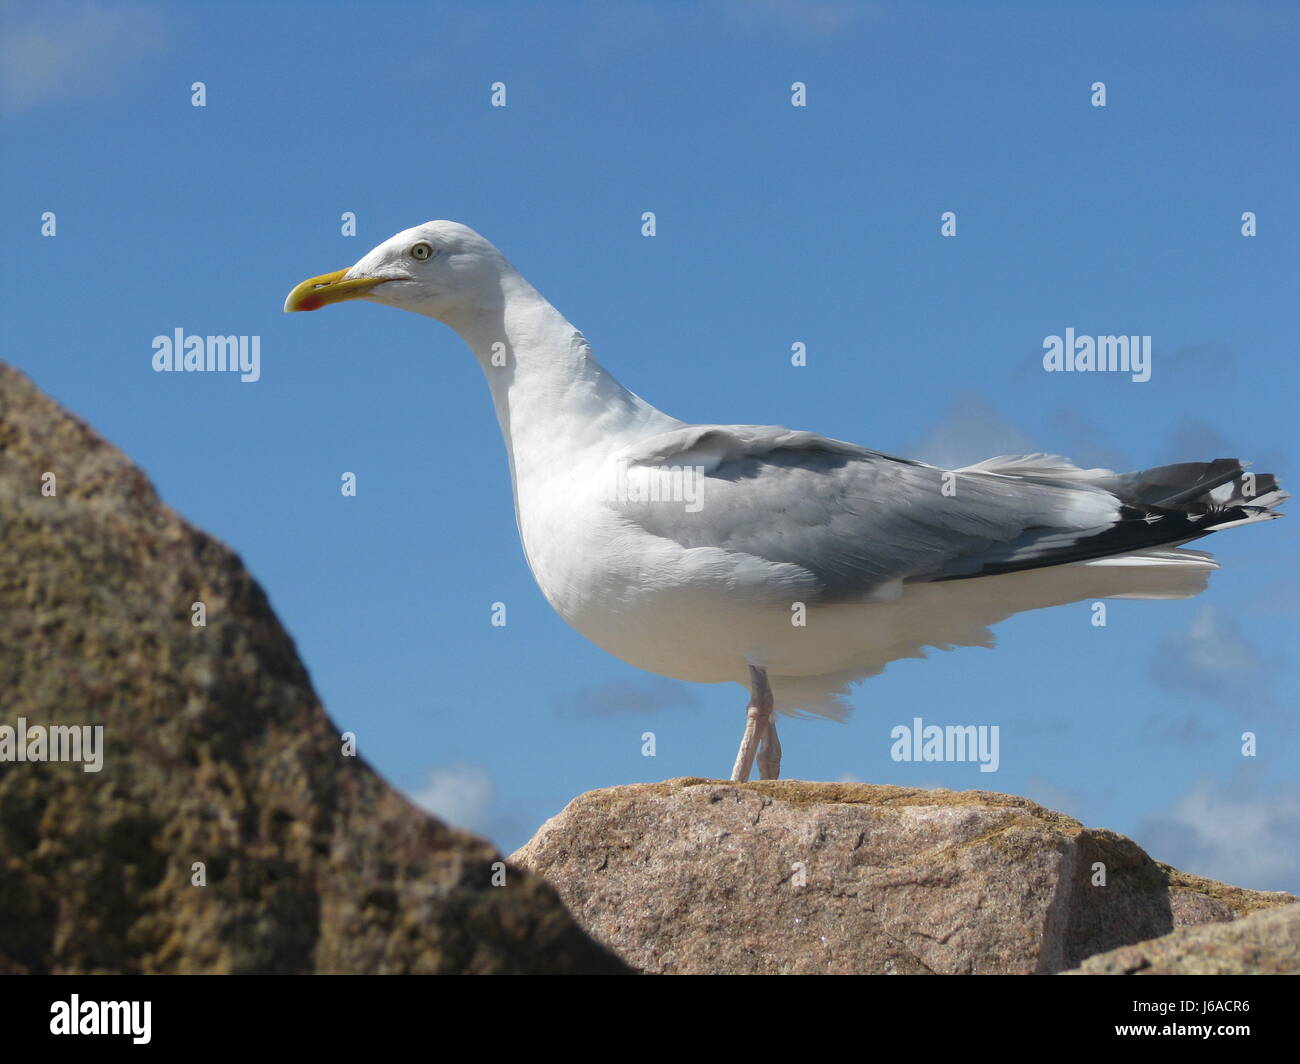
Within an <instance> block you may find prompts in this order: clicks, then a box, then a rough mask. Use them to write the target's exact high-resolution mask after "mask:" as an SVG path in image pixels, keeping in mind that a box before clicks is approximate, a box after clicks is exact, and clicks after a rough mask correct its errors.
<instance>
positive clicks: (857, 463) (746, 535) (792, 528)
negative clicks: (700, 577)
mask: <svg viewBox="0 0 1300 1064" xmlns="http://www.w3.org/2000/svg"><path fill="white" fill-rule="evenodd" d="M618 460H620V461H622V462H624V463H626V464H627V465H628V466H629V467H634V468H637V469H639V470H641V471H643V472H642V474H641V476H642V479H641V481H640V483H641V484H642V489H643V490H642V496H641V497H636V498H633V497H629V498H626V499H623V500H620V501H618V502H616V503H614V504H613V505H615V506H617V507H618V509H619V510H620V512H621V513H622V514H623V515H624V517H625V518H626V519H627V520H629V521H632V522H634V523H635V524H636V525H638V526H639V527H640V528H641V529H643V530H644V531H646V532H648V533H650V534H652V535H655V536H661V537H665V538H667V539H670V540H672V541H674V542H676V543H678V544H679V545H681V546H683V547H687V548H690V547H713V548H719V549H722V550H725V551H728V552H734V553H736V554H743V555H751V556H754V557H758V558H762V559H765V560H767V561H769V562H783V563H788V564H792V565H795V566H798V567H800V568H802V569H803V570H805V571H806V572H808V573H809V574H811V576H812V577H813V578H814V579H815V580H816V581H817V583H818V584H819V585H820V588H821V598H820V600H819V601H822V602H835V601H852V600H862V599H871V598H876V597H881V596H882V594H884V595H886V596H888V595H889V594H890V589H891V588H892V589H895V590H896V589H897V588H899V587H900V586H901V582H903V581H915V580H944V579H960V578H964V577H973V576H982V575H991V574H995V573H1002V572H1011V571H1014V570H1017V569H1025V568H1035V567H1041V566H1044V565H1059V564H1064V563H1066V562H1074V561H1084V560H1089V559H1093V558H1100V557H1106V556H1110V555H1116V554H1123V553H1131V552H1133V551H1138V550H1144V549H1148V548H1152V547H1156V546H1160V545H1162V544H1169V543H1176V542H1185V541H1186V540H1189V539H1194V538H1196V537H1198V536H1201V535H1204V534H1206V532H1208V531H1210V530H1211V529H1210V528H1209V527H1208V522H1207V523H1204V524H1198V523H1197V518H1196V516H1195V515H1194V514H1193V513H1192V512H1191V509H1190V508H1180V509H1166V508H1162V507H1160V506H1159V505H1158V504H1156V503H1153V502H1149V501H1148V500H1145V499H1144V500H1141V501H1140V503H1139V502H1138V500H1131V501H1130V500H1128V499H1125V498H1123V497H1122V495H1121V494H1117V493H1116V492H1115V491H1114V490H1112V486H1113V485H1114V484H1116V482H1117V478H1116V477H1115V475H1114V474H1112V473H1110V472H1109V471H1107V470H1082V469H1078V468H1076V467H1074V466H1071V465H1069V463H1068V462H1066V461H1065V460H1064V459H1060V458H1056V457H1053V456H1046V455H1031V456H1018V457H1015V458H1005V459H991V460H989V461H988V462H983V463H980V465H979V466H976V467H968V468H966V469H961V470H943V469H939V468H937V467H935V466H930V465H926V464H924V463H921V462H914V461H909V460H907V459H902V458H895V457H892V456H890V455H887V454H882V453H880V452H877V451H871V450H868V449H866V448H863V447H857V446H855V445H853V444H848V443H843V442H840V441H838V440H831V439H828V438H826V437H822V436H818V435H816V434H815V433H810V432H793V431H791V430H789V429H784V428H779V427H774V426H750V425H727V426H723V425H695V426H689V427H687V428H682V429H675V430H673V431H671V432H667V433H663V434H661V435H659V436H655V437H651V438H650V439H647V440H643V441H640V442H638V443H637V444H635V445H633V446H632V447H630V448H627V449H625V451H624V452H622V453H621V454H620V455H619V456H618ZM1194 465H1195V466H1196V468H1197V469H1198V470H1199V469H1202V464H1200V463H1196V464H1194ZM1168 468H1173V467H1168ZM1188 468H1189V469H1190V468H1191V465H1190V464H1189V466H1188ZM1205 468H1208V466H1205ZM1235 468H1236V470H1237V471H1238V472H1240V465H1239V464H1236V465H1235ZM656 476H658V477H670V476H678V477H680V476H685V477H687V478H689V479H693V481H694V484H695V488H696V495H697V498H695V500H694V504H693V505H688V504H684V503H683V501H682V500H681V499H674V498H673V497H672V493H671V492H669V491H667V490H664V491H661V492H659V494H658V496H657V498H656V501H652V500H651V499H648V498H645V497H644V495H645V491H644V483H645V479H644V478H645V477H651V478H653V477H656ZM634 479H635V478H634ZM629 482H632V481H629ZM665 483H666V482H665ZM1193 483H1196V480H1195V478H1194V477H1192V476H1191V475H1190V474H1189V475H1187V476H1184V477H1182V478H1180V479H1179V482H1178V488H1179V490H1180V491H1181V492H1183V493H1184V494H1185V493H1186V492H1187V491H1188V490H1189V485H1192V484H1193Z"/></svg>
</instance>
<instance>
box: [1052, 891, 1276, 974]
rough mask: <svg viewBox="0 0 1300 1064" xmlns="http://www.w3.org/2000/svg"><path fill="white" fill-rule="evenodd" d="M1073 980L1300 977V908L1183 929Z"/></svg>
mask: <svg viewBox="0 0 1300 1064" xmlns="http://www.w3.org/2000/svg"><path fill="white" fill-rule="evenodd" d="M1066 974H1067V975H1300V906H1297V905H1286V906H1283V907H1282V908H1279V909H1269V910H1266V911H1263V912H1255V913H1251V914H1250V915H1249V916H1246V917H1243V918H1242V919H1240V920H1236V921H1234V922H1232V923H1229V924H1207V925H1205V926H1202V927H1180V928H1178V930H1176V931H1173V932H1171V933H1170V934H1168V935H1165V936H1164V937H1163V938H1157V939H1152V940H1151V941H1149V942H1139V943H1137V944H1136V945H1132V946H1121V947H1120V948H1119V949H1115V950H1110V951H1109V952H1108V953H1099V954H1097V956H1095V957H1089V958H1088V959H1087V960H1086V961H1084V962H1083V964H1081V965H1080V966H1079V967H1078V968H1074V969H1072V970H1071V971H1069V972H1067V973H1066Z"/></svg>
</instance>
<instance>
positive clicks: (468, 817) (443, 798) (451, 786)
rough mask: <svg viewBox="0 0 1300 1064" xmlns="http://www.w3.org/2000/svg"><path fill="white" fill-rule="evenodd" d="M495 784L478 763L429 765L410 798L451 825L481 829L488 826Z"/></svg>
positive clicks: (473, 829)
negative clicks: (434, 766)
mask: <svg viewBox="0 0 1300 1064" xmlns="http://www.w3.org/2000/svg"><path fill="white" fill-rule="evenodd" d="M495 796H496V788H495V787H493V785H492V777H491V776H489V775H488V773H487V770H486V769H485V768H483V767H482V766H481V765H468V764H461V765H448V766H446V767H444V768H435V769H430V770H429V774H428V776H427V777H426V779H425V784H424V786H423V787H421V788H420V789H419V790H418V791H415V792H414V793H413V794H411V795H410V799H411V801H412V802H414V803H415V804H416V805H418V806H419V807H420V808H421V809H423V810H425V811H426V812H429V813H432V814H433V815H434V816H436V817H437V818H438V819H439V820H443V821H446V822H447V823H448V824H451V825H452V826H454V827H458V828H466V829H468V830H470V831H478V832H483V831H485V830H486V829H487V826H488V817H489V813H490V811H491V808H492V802H493V799H494V798H495Z"/></svg>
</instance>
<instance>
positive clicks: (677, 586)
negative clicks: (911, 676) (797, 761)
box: [284, 221, 1288, 781]
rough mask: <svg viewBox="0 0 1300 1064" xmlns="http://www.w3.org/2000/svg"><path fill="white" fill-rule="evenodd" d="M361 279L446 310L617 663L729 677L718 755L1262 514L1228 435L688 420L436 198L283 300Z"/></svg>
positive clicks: (537, 565) (318, 302)
mask: <svg viewBox="0 0 1300 1064" xmlns="http://www.w3.org/2000/svg"><path fill="white" fill-rule="evenodd" d="M353 299H364V300H367V301H369V302H372V303H381V304H384V305H385V306H390V307H398V308H400V309H403V310H409V311H414V312H415V313H417V314H422V315H424V316H425V317H429V318H433V319H434V320H436V321H440V322H442V323H444V324H445V325H448V326H450V327H451V328H452V329H454V330H455V331H456V332H457V333H458V334H459V335H460V337H461V338H462V339H463V340H464V342H465V343H466V345H467V346H468V347H469V349H470V350H471V351H472V352H473V353H474V356H475V357H476V358H477V359H478V362H479V365H480V366H481V367H482V369H483V374H484V376H485V377H486V378H487V383H488V387H489V389H490V390H491V393H492V401H493V404H494V406H495V408H496V415H497V420H498V421H499V422H500V426H501V433H502V436H503V437H504V439H505V448H506V458H507V460H508V461H509V463H510V476H511V483H512V486H513V491H514V501H515V516H516V519H517V523H518V526H519V536H520V539H521V541H522V544H523V549H524V554H525V556H526V558H527V561H528V565H529V568H530V569H531V570H532V573H533V576H534V577H535V579H536V581H537V584H538V587H539V588H540V589H541V591H542V594H543V595H544V596H545V597H546V599H547V601H548V602H549V603H550V604H551V606H552V607H553V608H554V609H555V610H556V612H558V613H559V614H560V616H561V617H563V618H564V619H565V620H566V621H567V622H568V623H569V624H570V625H572V626H573V628H575V629H576V630H577V631H578V632H580V633H581V634H582V635H584V636H586V637H587V638H588V639H590V640H591V641H592V642H593V643H595V644H597V645H598V646H600V647H602V648H604V649H605V650H607V651H608V652H609V653H611V654H613V655H614V656H616V657H618V658H620V659H622V660H623V661H625V662H628V663H629V664H632V665H635V666H637V667H639V668H642V669H645V670H648V671H650V672H655V673H659V674H661V675H664V676H669V677H673V678H675V679H679V680H685V681H693V682H699V683H723V682H738V683H740V684H742V685H744V686H747V687H748V688H749V702H748V705H747V707H746V720H745V729H744V734H743V736H742V739H741V742H740V748H739V750H738V752H737V756H736V760H735V764H734V766H733V768H732V773H731V779H732V780H735V781H745V780H748V779H749V777H750V774H751V772H752V770H753V768H754V764H755V762H756V761H757V765H758V771H759V777H760V778H761V779H776V778H778V776H779V775H780V768H781V744H780V740H779V739H778V737H777V728H776V715H777V713H781V714H785V715H800V714H816V715H822V716H828V717H832V718H837V719H843V717H844V716H845V714H846V713H847V709H848V705H847V702H846V696H847V694H848V693H849V690H850V688H851V687H852V686H853V685H854V684H856V683H858V682H859V681H861V680H863V679H864V678H866V677H869V676H873V675H876V674H878V673H879V672H881V671H882V670H883V669H884V668H885V666H886V665H887V664H888V663H889V662H891V661H896V660H898V659H901V658H917V657H925V656H926V652H927V650H928V649H941V650H951V649H952V648H954V647H957V646H981V647H991V646H992V645H993V636H992V634H991V632H990V631H989V628H990V626H991V625H993V624H995V623H997V622H999V621H1002V620H1005V619H1006V618H1007V617H1010V616H1012V615H1013V614H1016V613H1020V612H1022V611H1025V610H1032V609H1041V608H1044V607H1048V606H1056V605H1062V604H1065V603H1070V602H1078V601H1081V600H1093V599H1100V598H1142V599H1174V598H1187V597H1189V596H1191V595H1195V594H1196V593H1198V592H1199V591H1201V590H1203V589H1204V587H1205V586H1206V583H1207V580H1208V574H1209V572H1210V571H1211V570H1213V569H1217V568H1218V565H1217V563H1216V562H1215V561H1214V560H1213V558H1211V556H1210V555H1208V554H1205V553H1203V552H1200V551H1193V550H1185V549H1181V544H1184V543H1187V542H1189V541H1191V540H1195V539H1199V538H1201V537H1202V536H1206V535H1208V534H1210V533H1211V532H1218V531H1221V530H1223V529H1226V528H1232V527H1234V526H1236V525H1247V524H1254V523H1256V522H1259V521H1265V520H1269V519H1270V518H1274V517H1280V516H1281V514H1279V513H1277V512H1276V511H1275V510H1274V509H1273V507H1275V506H1277V505H1278V504H1279V503H1281V502H1282V501H1283V500H1284V499H1286V498H1287V497H1288V496H1287V495H1286V493H1285V492H1283V491H1281V490H1279V488H1278V486H1277V481H1276V479H1275V478H1274V477H1273V476H1272V475H1270V474H1264V473H1261V474H1254V473H1250V472H1248V471H1247V469H1246V466H1245V464H1244V463H1242V462H1241V461H1239V460H1237V459H1232V458H1218V459H1215V460H1213V461H1207V462H1182V463H1179V464H1176V465H1166V466H1160V467H1157V468H1153V469H1145V470H1141V471H1138V472H1133V473H1122V474H1121V473H1114V472H1111V471H1110V470H1106V469H1081V468H1079V467H1077V466H1075V465H1073V464H1071V463H1070V462H1069V461H1068V460H1067V459H1065V458H1062V457H1059V456H1057V455H1048V454H1029V455H1002V456H999V457H996V458H989V459H987V460H985V461H982V462H978V463H976V464H975V465H970V466H964V467H962V468H960V469H951V470H949V469H941V468H939V467H936V466H933V465H928V464H926V463H924V462H918V461H912V460H909V459H906V458H898V457H894V456H893V455H889V454H884V453H881V452H879V451H873V450H869V449H867V448H865V447H859V446H857V445H856V444H852V443H845V442H843V441H840V440H835V439H830V438H828V437H825V436H821V435H818V434H817V433H815V432H807V431H794V430H791V429H787V428H782V427H780V426H776V425H697V424H690V423H687V422H684V421H680V420H678V419H677V418H674V417H671V416H670V415H668V414H665V413H663V412H662V411H660V410H658V409H656V408H655V407H653V406H651V405H650V404H649V403H648V402H646V401H645V400H644V399H642V398H641V397H640V396H638V395H636V394H634V393H633V392H631V391H629V390H628V389H627V388H625V387H624V386H623V385H621V384H620V383H619V382H618V381H617V380H615V379H614V377H613V376H612V375H611V374H610V373H609V372H608V371H606V370H605V369H604V368H603V367H602V366H601V365H600V363H598V362H597V361H596V359H595V358H594V357H593V355H592V351H591V346H590V345H589V344H588V343H587V340H586V339H585V338H584V337H583V335H582V333H581V332H579V331H578V330H577V329H576V328H574V327H573V326H572V325H571V324H569V322H568V321H567V320H565V318H564V316H563V315H562V314H561V313H560V312H559V311H558V310H556V309H555V307H553V306H552V305H551V304H550V303H549V302H547V301H546V299H544V298H543V297H542V295H541V294H540V293H539V292H538V291H537V290H536V289H535V288H534V287H533V286H532V285H530V284H529V283H528V282H527V281H526V280H525V279H524V278H523V277H522V276H521V275H520V273H519V272H518V271H517V270H516V269H515V268H514V267H513V266H512V265H511V264H510V263H509V262H508V261H507V260H506V258H505V256H504V255H502V254H501V252H500V251H498V250H497V249H496V248H495V247H494V246H493V245H492V244H491V243H489V242H488V241H487V240H486V239H484V238H483V237H482V236H480V235H479V234H478V233H476V232H475V231H474V230H472V229H470V228H469V227H467V226H465V225H461V224H460V223H457V222H449V221H433V222H427V223H425V224H424V225H419V226H416V227H414V228H412V229H407V230H405V231H403V232H401V233H398V234H397V235H396V236H393V237H391V238H390V239H388V240H386V241H384V242H383V243H382V244H380V245H379V246H378V247H376V248H374V249H373V250H372V251H370V252H369V253H367V254H366V255H365V256H364V257H363V258H362V259H361V260H360V261H359V262H357V263H356V264H355V265H353V266H351V267H349V268H347V269H343V270H338V271H335V272H334V273H327V274H323V275H321V276H318V277H312V278H309V279H308V280H306V281H303V282H302V283H301V284H300V285H298V286H297V287H296V288H294V289H293V290H292V291H291V292H290V293H289V296H288V298H287V299H286V300H285V303H284V309H285V310H286V311H307V310H318V309H320V308H321V307H324V306H328V305H329V304H331V303H341V302H344V301H346V300H353Z"/></svg>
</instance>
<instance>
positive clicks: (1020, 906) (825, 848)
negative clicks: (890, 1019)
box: [511, 779, 1295, 974]
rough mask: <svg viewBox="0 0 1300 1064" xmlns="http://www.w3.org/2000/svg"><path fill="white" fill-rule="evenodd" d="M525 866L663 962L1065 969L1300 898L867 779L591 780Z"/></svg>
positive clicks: (1028, 809)
mask: <svg viewBox="0 0 1300 1064" xmlns="http://www.w3.org/2000/svg"><path fill="white" fill-rule="evenodd" d="M511 861H512V862H515V863H518V864H520V865H522V866H524V867H525V868H528V869H531V870H532V871H535V872H537V873H538V874H540V875H542V876H545V877H546V878H547V879H548V880H550V882H552V883H553V884H555V887H556V889H557V890H559V892H560V896H561V897H562V898H563V899H564V901H565V903H566V904H567V905H568V906H569V908H570V910H571V911H572V912H573V913H574V915H575V916H576V917H577V918H578V921H579V922H580V923H581V924H582V925H583V926H584V927H585V928H586V929H587V930H588V931H590V932H591V934H592V935H593V936H594V937H595V938H597V939H599V940H600V941H602V942H605V943H607V944H608V945H609V946H610V947H611V948H613V949H614V950H615V951H617V952H618V953H619V955H620V956H622V957H623V958H624V959H626V960H627V961H628V962H629V963H631V964H633V965H636V966H637V967H639V968H641V969H642V970H644V971H648V972H662V973H688V972H733V973H740V972H747V973H803V972H807V973H813V972H858V973H898V974H904V973H926V972H934V973H953V974H956V973H1011V972H1021V973H1029V972H1058V971H1061V970H1063V969H1066V968H1070V967H1073V966H1075V965H1077V964H1079V962H1080V961H1082V960H1083V959H1084V958H1085V957H1090V956H1092V955H1093V954H1095V953H1100V952H1102V951H1104V950H1109V949H1113V948H1114V947H1116V946H1120V945H1125V944H1128V943H1133V942H1139V941H1141V940H1142V939H1147V938H1153V937H1155V936H1157V935H1162V934H1165V933H1166V932H1168V931H1169V930H1171V929H1172V928H1173V927H1175V926H1177V925H1179V924H1181V923H1186V922H1193V921H1196V922H1203V921H1207V920H1232V919H1235V918H1236V917H1238V916H1240V915H1242V914H1244V913H1246V912H1250V911H1252V910H1254V909H1258V908H1263V907H1269V906H1275V905H1280V904H1285V903H1287V902H1290V901H1294V900H1295V899H1294V898H1292V897H1291V896H1290V895H1277V894H1263V893H1257V892H1254V891H1247V890H1240V889H1238V888H1236V887H1229V886H1226V885H1224V884H1221V883H1215V882H1213V881H1211V880H1206V879H1200V878H1198V877H1193V876H1186V875H1183V874H1182V873H1180V872H1177V871H1176V870H1175V869H1172V868H1169V867H1168V866H1167V865H1161V864H1158V863H1157V862H1155V861H1153V860H1152V859H1151V858H1150V857H1148V856H1147V855H1146V854H1145V853H1144V852H1143V851H1142V849H1141V848H1139V847H1138V845H1137V844H1136V843H1134V842H1132V841H1131V840H1129V839H1126V838H1124V837H1123V836H1122V835H1116V834H1115V833H1113V832H1110V831H1103V830H1095V829H1089V828H1084V827H1083V826H1082V825H1081V824H1079V823H1078V821H1075V820H1072V819H1070V818H1069V817H1066V816H1062V815H1061V814H1059V813H1053V812H1051V811H1050V810H1048V809H1044V808H1043V807H1042V806H1040V805H1036V804H1035V803H1034V802H1031V801H1029V800H1027V799H1025V798H1015V797H1010V796H1008V795H1004V794H994V793H990V792H987V791H960V792H958V791H942V790H939V791H928V790H916V789H912V788H906V787H887V786H872V785H868V784H861V783H805V782H802V781H799V780H777V781H770V782H759V783H747V784H743V785H737V784H733V783H723V782H719V781H714V780H701V779H678V780H669V781H667V782H664V783H653V784H637V785H634V786H627V787H613V788H610V789H608V790H601V791H592V792H589V793H587V794H584V795H581V796H579V797H578V798H575V799H574V800H573V801H572V802H570V803H569V805H568V806H567V807H566V808H565V809H564V810H563V811H562V812H561V813H560V814H559V815H558V816H555V817H553V818H552V819H551V820H549V821H547V822H546V824H544V825H543V826H542V828H541V829H540V830H539V831H538V833H537V835H536V836H535V837H534V838H533V839H532V841H531V842H529V843H528V844H527V845H526V846H524V847H523V848H522V849H521V850H519V851H517V852H516V853H515V854H514V855H513V857H512V858H511ZM1097 862H1100V863H1102V864H1104V865H1105V872H1106V885H1105V886H1093V885H1092V880H1093V876H1094V864H1095V863H1097Z"/></svg>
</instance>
